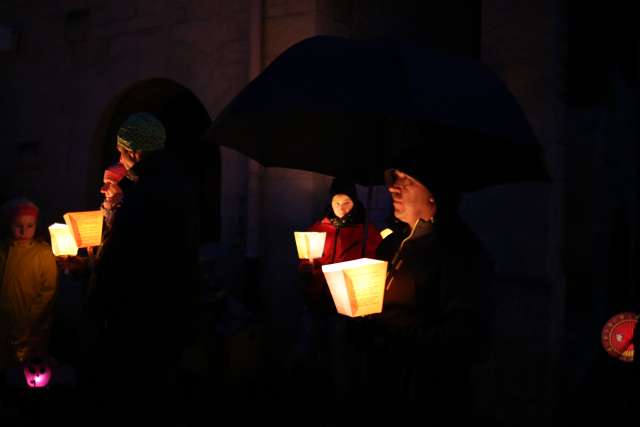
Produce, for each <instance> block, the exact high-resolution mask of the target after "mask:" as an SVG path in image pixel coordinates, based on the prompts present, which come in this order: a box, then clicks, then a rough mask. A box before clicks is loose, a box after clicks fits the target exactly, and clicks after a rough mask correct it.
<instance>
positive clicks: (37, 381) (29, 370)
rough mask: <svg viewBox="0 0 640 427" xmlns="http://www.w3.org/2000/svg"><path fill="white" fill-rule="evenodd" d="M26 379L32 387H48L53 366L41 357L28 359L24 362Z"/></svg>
mask: <svg viewBox="0 0 640 427" xmlns="http://www.w3.org/2000/svg"><path fill="white" fill-rule="evenodd" d="M24 379H25V380H26V382H27V385H28V386H29V387H30V388H42V387H46V386H47V385H48V384H49V381H50V380H51V367H50V366H49V364H48V363H47V361H46V360H45V359H43V358H40V357H36V358H33V359H31V360H28V361H27V362H26V363H25V364H24Z"/></svg>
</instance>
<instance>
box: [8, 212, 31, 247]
mask: <svg viewBox="0 0 640 427" xmlns="http://www.w3.org/2000/svg"><path fill="white" fill-rule="evenodd" d="M36 221H37V218H36V217H35V216H32V215H19V216H16V217H14V218H13V219H12V220H11V223H10V228H11V234H12V235H13V238H14V240H16V241H20V242H26V241H29V240H31V239H33V236H34V235H35V233H36Z"/></svg>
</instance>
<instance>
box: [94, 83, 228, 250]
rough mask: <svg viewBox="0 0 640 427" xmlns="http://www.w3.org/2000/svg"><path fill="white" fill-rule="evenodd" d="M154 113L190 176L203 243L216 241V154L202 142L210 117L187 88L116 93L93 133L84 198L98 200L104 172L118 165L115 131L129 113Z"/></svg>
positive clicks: (147, 86) (162, 86)
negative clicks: (194, 184)
mask: <svg viewBox="0 0 640 427" xmlns="http://www.w3.org/2000/svg"><path fill="white" fill-rule="evenodd" d="M139 111H148V112H151V113H153V114H155V115H156V116H157V117H158V118H159V119H160V120H161V121H162V122H163V124H164V125H165V128H166V131H167V142H166V149H167V150H169V151H171V152H173V153H175V155H176V157H177V158H178V159H180V160H181V161H182V162H183V163H184V164H185V165H186V166H187V168H186V169H187V170H188V171H189V172H191V174H192V177H193V179H194V182H195V183H196V185H198V187H199V188H198V189H197V191H198V197H199V204H200V214H201V218H202V221H201V233H200V235H201V241H202V242H207V241H218V240H219V236H220V150H219V148H218V146H215V145H212V144H209V143H206V142H205V140H204V139H203V138H202V136H203V134H204V133H205V132H206V130H207V129H208V128H209V126H210V125H211V118H210V117H209V113H208V112H207V110H206V108H205V107H204V106H203V105H202V103H201V102H200V100H199V99H198V98H197V97H196V96H195V95H194V94H193V92H191V91H190V90H189V89H187V88H186V87H184V86H182V85H180V84H178V83H176V82H174V81H172V80H168V79H160V78H153V79H148V80H143V81H140V82H136V83H134V84H132V85H130V86H129V87H126V88H124V89H123V90H122V91H121V92H120V93H118V94H117V95H116V96H115V97H114V98H113V99H112V101H111V102H110V103H109V105H108V106H107V107H106V108H105V110H104V112H103V113H102V117H101V119H100V122H99V124H98V127H97V129H96V132H95V134H94V145H93V150H92V153H91V159H90V160H91V164H92V170H91V171H90V174H91V175H90V181H91V182H90V184H89V188H88V190H87V191H88V198H87V200H96V202H98V199H99V196H100V195H99V193H98V192H97V191H96V189H97V188H99V185H100V182H101V179H102V171H103V170H104V168H105V167H107V166H108V165H109V164H111V163H113V162H115V161H117V158H118V156H117V152H116V151H115V140H116V133H117V130H118V128H119V127H120V125H121V123H122V122H123V121H124V120H125V119H126V117H127V116H128V115H129V114H132V113H135V112H139Z"/></svg>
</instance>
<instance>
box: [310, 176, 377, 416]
mask: <svg viewBox="0 0 640 427" xmlns="http://www.w3.org/2000/svg"><path fill="white" fill-rule="evenodd" d="M329 197H330V200H329V202H330V203H329V205H328V206H327V208H326V213H325V216H324V217H323V218H322V219H320V220H319V221H317V222H315V223H314V224H313V225H312V226H311V227H310V228H309V229H308V231H316V232H325V233H327V234H326V239H325V244H324V251H323V253H322V257H321V258H319V259H316V260H314V261H312V262H310V261H308V260H301V261H300V264H299V271H300V277H301V286H302V289H303V295H304V303H305V309H306V310H305V314H304V316H303V319H302V320H303V325H305V326H304V328H305V332H304V340H305V341H306V344H305V345H304V347H305V348H304V350H303V355H302V357H301V360H302V364H303V368H302V369H303V370H304V371H303V372H304V373H305V375H301V378H303V381H304V386H306V387H308V388H309V393H311V394H315V393H317V394H318V395H317V396H316V397H317V398H318V399H321V401H331V400H332V399H335V400H336V401H335V403H338V404H344V403H345V400H346V398H347V396H348V393H349V388H350V382H351V379H350V376H351V373H350V369H349V368H348V367H349V366H350V365H351V364H352V362H351V361H350V359H351V358H352V355H351V350H350V349H349V344H348V342H347V341H348V340H347V328H348V322H350V321H352V320H353V319H350V318H348V317H346V316H343V315H341V314H338V312H337V310H336V306H335V304H334V302H333V298H332V297H331V292H330V291H329V286H328V284H327V282H326V280H325V278H324V274H323V273H322V266H323V265H326V264H333V263H338V262H343V261H351V260H354V259H358V258H375V254H376V249H377V248H378V245H379V243H380V242H381V241H382V238H381V236H380V232H379V231H378V229H377V228H376V227H375V226H374V225H373V224H371V223H370V222H369V221H368V219H367V216H366V212H365V208H364V206H363V205H362V203H361V202H360V200H358V194H357V192H356V187H355V185H354V184H353V183H351V182H349V181H347V180H345V179H343V178H336V179H334V180H333V181H332V183H331V187H330V189H329ZM307 401H309V402H317V401H318V400H316V399H309V400H307ZM330 406H333V405H330ZM325 415H327V416H329V417H331V414H330V413H328V412H327V413H326V414H325Z"/></svg>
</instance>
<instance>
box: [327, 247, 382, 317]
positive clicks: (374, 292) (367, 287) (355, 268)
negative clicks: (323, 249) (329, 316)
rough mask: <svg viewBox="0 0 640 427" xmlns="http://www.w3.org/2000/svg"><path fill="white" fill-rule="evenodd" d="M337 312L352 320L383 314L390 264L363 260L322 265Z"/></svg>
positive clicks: (374, 260) (367, 259) (375, 260)
mask: <svg viewBox="0 0 640 427" xmlns="http://www.w3.org/2000/svg"><path fill="white" fill-rule="evenodd" d="M322 272H323V273H324V277H325V278H326V279H327V283H328V284H329V290H330V291H331V297H332V298H333V302H334V303H335V305H336V309H337V310H338V313H340V314H344V315H345V316H349V317H356V316H366V315H367V314H374V313H380V312H382V302H383V300H384V281H385V278H386V273H387V262H386V261H380V260H377V259H370V258H360V259H356V260H353V261H345V262H339V263H335V264H327V265H323V266H322Z"/></svg>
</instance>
